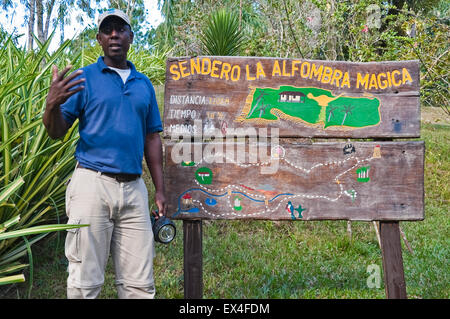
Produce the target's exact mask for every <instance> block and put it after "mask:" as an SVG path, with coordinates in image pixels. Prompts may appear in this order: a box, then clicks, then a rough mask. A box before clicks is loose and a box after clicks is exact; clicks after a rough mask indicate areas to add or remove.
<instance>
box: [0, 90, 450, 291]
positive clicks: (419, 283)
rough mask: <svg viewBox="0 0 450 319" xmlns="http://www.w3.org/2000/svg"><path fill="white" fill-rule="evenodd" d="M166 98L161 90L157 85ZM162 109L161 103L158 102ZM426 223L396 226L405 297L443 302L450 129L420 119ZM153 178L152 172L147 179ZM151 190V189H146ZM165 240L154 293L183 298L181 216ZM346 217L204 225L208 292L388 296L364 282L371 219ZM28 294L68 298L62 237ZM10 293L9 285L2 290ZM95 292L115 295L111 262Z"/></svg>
mask: <svg viewBox="0 0 450 319" xmlns="http://www.w3.org/2000/svg"><path fill="white" fill-rule="evenodd" d="M157 94H158V99H159V100H160V99H162V90H161V89H158V90H157ZM161 105H162V104H161ZM421 136H422V138H421V139H423V140H425V143H426V165H425V194H426V197H425V204H426V209H425V220H424V221H421V222H401V223H400V226H401V228H402V230H403V231H404V233H405V234H406V237H407V239H408V241H409V243H410V245H411V247H412V250H413V254H411V253H410V252H409V251H408V250H407V249H406V246H405V245H404V242H403V241H402V245H403V262H404V268H405V280H406V287H407V294H408V297H409V298H427V299H429V298H444V299H448V298H449V291H450V289H449V288H450V287H449V283H450V267H449V264H448V261H449V258H450V249H449V247H450V239H449V238H450V236H449V235H450V227H449V226H450V225H449V221H448V211H449V199H450V194H449V187H448V182H449V180H450V179H449V174H450V173H449V172H450V167H449V166H450V161H449V158H450V143H449V137H450V126H448V125H437V124H424V125H423V126H422V133H421ZM146 181H147V183H149V179H148V177H146ZM152 189H153V188H152V186H151V185H149V190H150V192H152ZM175 223H176V225H177V230H178V235H177V237H176V239H175V240H174V241H173V242H172V243H170V244H169V245H161V244H157V245H156V252H157V255H156V258H155V259H154V267H155V282H156V289H157V298H161V299H164V298H183V236H182V229H183V227H182V222H181V221H175ZM346 229H347V223H346V222H345V221H301V222H290V221H289V222H288V221H283V222H272V221H204V222H203V283H204V290H203V296H204V298H236V299H238V298H306V299H307V298H338V299H340V298H385V291H384V283H383V281H382V280H381V286H380V288H368V286H367V283H366V282H367V278H368V276H369V273H367V267H368V266H369V265H371V264H376V265H378V266H379V267H380V269H382V259H381V251H380V249H379V246H378V241H377V238H376V234H375V231H374V228H373V225H372V223H367V222H353V223H352V232H353V236H352V240H350V239H349V236H348V234H347V230H346ZM33 256H34V261H35V267H34V285H33V290H32V291H31V298H56V299H57V298H65V297H66V293H65V287H66V284H65V282H66V276H67V273H66V261H65V257H64V234H58V233H56V234H53V235H51V237H49V238H48V239H47V240H45V241H44V242H43V243H42V244H39V245H36V246H33ZM2 289H3V290H0V297H2V294H3V297H2V298H5V297H7V298H26V296H27V283H23V284H15V285H12V286H8V288H2ZM6 290H7V291H6ZM100 298H103V299H110V298H117V293H116V291H115V287H114V273H113V270H112V265H111V263H109V264H108V266H107V271H106V279H105V285H104V287H103V290H102V292H101V295H100Z"/></svg>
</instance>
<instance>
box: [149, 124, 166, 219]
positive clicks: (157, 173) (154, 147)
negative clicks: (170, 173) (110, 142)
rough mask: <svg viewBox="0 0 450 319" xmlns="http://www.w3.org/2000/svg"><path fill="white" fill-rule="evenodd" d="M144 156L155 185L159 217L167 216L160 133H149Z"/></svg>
mask: <svg viewBox="0 0 450 319" xmlns="http://www.w3.org/2000/svg"><path fill="white" fill-rule="evenodd" d="M144 156H145V161H146V163H147V167H148V169H149V171H150V175H151V176H152V180H153V184H154V185H155V203H156V206H158V210H159V215H160V216H163V215H166V211H167V203H166V195H165V189H164V176H163V153H162V142H161V138H160V136H159V133H157V132H155V133H149V134H147V136H146V137H145V145H144Z"/></svg>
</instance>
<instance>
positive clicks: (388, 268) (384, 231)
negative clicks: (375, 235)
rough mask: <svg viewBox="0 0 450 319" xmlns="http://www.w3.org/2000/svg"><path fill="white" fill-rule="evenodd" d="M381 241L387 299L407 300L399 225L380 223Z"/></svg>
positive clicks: (396, 223) (395, 223)
mask: <svg viewBox="0 0 450 319" xmlns="http://www.w3.org/2000/svg"><path fill="white" fill-rule="evenodd" d="M380 239H381V254H382V256H383V269H384V287H385V291H386V298H388V299H406V298H407V296H406V283H405V273H404V270H403V257H402V245H401V243H400V227H399V223H398V222H380Z"/></svg>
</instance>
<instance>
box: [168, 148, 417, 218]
mask: <svg viewBox="0 0 450 319" xmlns="http://www.w3.org/2000/svg"><path fill="white" fill-rule="evenodd" d="M188 148H189V150H190V152H192V153H193V155H192V157H191V156H189V152H188ZM192 153H191V154H192ZM182 155H187V156H186V157H185V158H184V159H183V158H182ZM242 155H244V156H245V157H244V159H245V160H244V159H243V158H241V156H242ZM423 160H424V143H423V142H421V141H410V142H352V143H351V144H349V143H344V142H333V143H331V142H330V143H315V144H300V143H297V142H295V140H294V141H292V140H290V139H280V140H279V143H275V142H274V141H272V143H269V142H262V141H259V142H252V141H251V139H247V140H246V142H245V143H240V142H238V141H229V142H228V143H227V142H226V140H225V141H224V142H210V143H206V142H205V143H201V142H198V143H190V142H189V143H184V142H181V143H175V142H166V143H165V175H166V179H165V181H166V190H167V194H168V197H169V198H168V205H169V215H170V216H171V217H172V218H175V219H185V220H188V219H199V218H201V219H269V220H291V219H292V220H294V219H295V220H321V219H345V220H365V221H372V220H422V219H423V218H424V201H423V192H424V188H423ZM191 161H192V162H191Z"/></svg>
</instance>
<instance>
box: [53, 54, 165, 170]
mask: <svg viewBox="0 0 450 319" xmlns="http://www.w3.org/2000/svg"><path fill="white" fill-rule="evenodd" d="M127 63H128V66H129V67H130V69H131V73H130V75H129V77H128V79H127V81H126V82H125V84H124V83H123V81H122V79H121V78H120V76H119V74H118V73H117V72H115V71H113V70H111V69H110V68H108V66H107V65H106V64H105V63H104V62H103V57H100V58H99V59H98V60H97V63H93V64H91V65H88V66H86V67H84V68H82V70H83V74H81V75H80V76H79V78H85V82H84V84H83V85H84V87H85V88H84V90H81V91H80V92H78V93H76V94H74V95H72V96H71V97H70V98H69V99H68V100H67V101H66V102H65V103H64V104H62V105H61V112H62V114H63V117H64V119H65V121H66V122H67V123H68V124H70V125H72V124H73V123H74V121H75V120H76V119H77V118H78V119H79V132H80V139H79V141H78V145H77V148H76V151H75V158H76V159H77V160H78V162H79V163H80V164H81V165H82V166H84V167H87V168H91V169H94V170H97V171H100V172H107V173H128V174H141V173H142V160H143V157H144V142H145V136H146V135H147V134H148V133H153V132H161V131H162V124H161V117H160V115H159V110H158V105H157V102H156V96H155V90H154V88H153V85H152V84H151V82H150V80H149V79H148V78H147V77H146V76H145V75H144V74H142V73H139V72H137V71H136V68H135V67H134V65H133V64H132V63H131V62H129V61H127Z"/></svg>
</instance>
